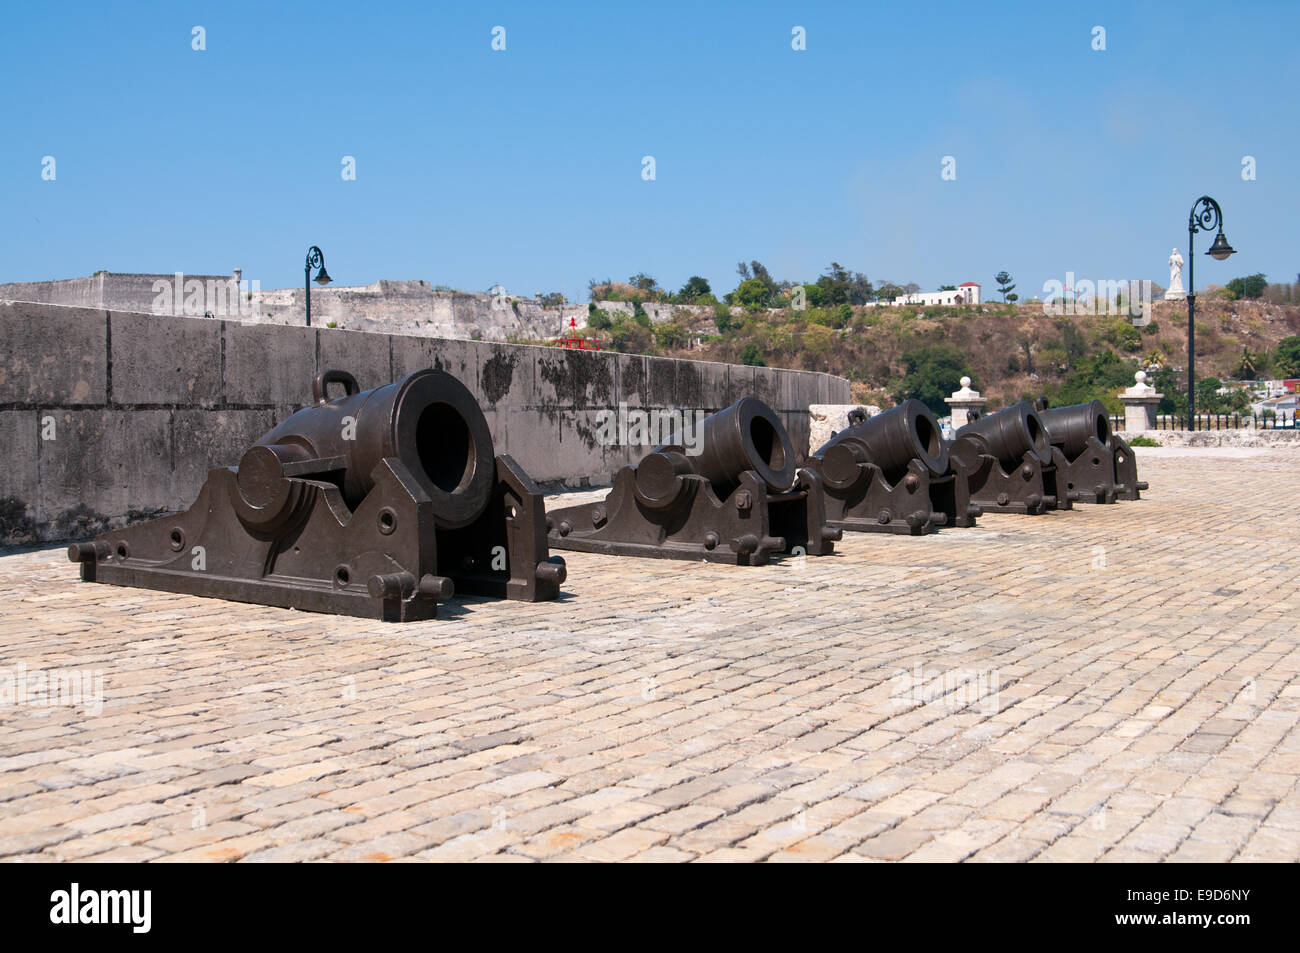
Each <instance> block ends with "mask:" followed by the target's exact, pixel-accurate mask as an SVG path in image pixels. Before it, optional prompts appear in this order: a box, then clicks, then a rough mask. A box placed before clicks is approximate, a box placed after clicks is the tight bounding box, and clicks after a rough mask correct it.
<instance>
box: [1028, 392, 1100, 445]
mask: <svg viewBox="0 0 1300 953" xmlns="http://www.w3.org/2000/svg"><path fill="white" fill-rule="evenodd" d="M1038 416H1039V417H1040V418H1041V419H1042V421H1043V426H1044V427H1046V428H1047V439H1048V442H1049V443H1051V444H1052V445H1053V446H1057V447H1060V448H1061V450H1062V451H1064V453H1065V455H1066V456H1067V457H1069V458H1070V459H1074V458H1075V457H1077V456H1078V455H1079V454H1081V453H1083V451H1084V450H1085V449H1087V447H1088V438H1089V437H1096V438H1097V442H1098V443H1100V444H1101V445H1102V446H1103V447H1105V446H1109V444H1110V415H1109V414H1107V413H1106V405H1105V404H1103V403H1102V402H1101V401H1099V400H1093V401H1089V402H1088V403H1086V404H1071V405H1070V406H1069V407H1057V408H1055V409H1052V410H1040V411H1038Z"/></svg>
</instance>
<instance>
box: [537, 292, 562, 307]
mask: <svg viewBox="0 0 1300 953" xmlns="http://www.w3.org/2000/svg"><path fill="white" fill-rule="evenodd" d="M537 300H538V302H539V303H540V304H541V306H542V307H543V308H555V307H558V306H560V305H562V304H567V303H568V302H567V301H566V300H565V297H564V293H563V292H560V291H548V292H547V293H546V294H539V295H538V296H537Z"/></svg>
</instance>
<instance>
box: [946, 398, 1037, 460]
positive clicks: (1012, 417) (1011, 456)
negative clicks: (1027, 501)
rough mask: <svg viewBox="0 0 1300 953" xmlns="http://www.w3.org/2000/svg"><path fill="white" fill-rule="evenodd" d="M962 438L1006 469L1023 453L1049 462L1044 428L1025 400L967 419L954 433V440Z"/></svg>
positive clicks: (1032, 408)
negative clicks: (969, 420)
mask: <svg viewBox="0 0 1300 953" xmlns="http://www.w3.org/2000/svg"><path fill="white" fill-rule="evenodd" d="M962 439H966V440H969V441H971V442H974V443H975V444H976V445H978V446H979V448H980V450H981V451H982V452H984V453H987V454H989V455H991V456H994V457H997V459H998V460H999V461H1000V462H1001V463H1002V465H1003V466H1004V467H1006V468H1007V469H1010V468H1012V467H1014V466H1017V465H1019V463H1020V461H1021V458H1023V457H1024V455H1025V454H1026V453H1031V454H1033V456H1034V458H1035V459H1036V460H1038V462H1039V463H1042V464H1044V465H1046V464H1049V463H1051V462H1052V445H1051V443H1050V442H1049V441H1048V439H1047V428H1046V427H1045V426H1044V425H1043V418H1042V417H1040V416H1039V415H1038V412H1037V411H1036V410H1034V407H1033V405H1032V404H1030V403H1029V402H1028V401H1024V400H1022V401H1020V402H1019V403H1016V404H1012V405H1011V406H1010V407H1007V408H1006V409H1004V410H1000V411H998V412H997V413H994V414H989V415H988V416H987V417H980V418H979V419H978V420H975V421H972V422H971V423H968V424H967V425H966V426H965V427H962V428H961V429H960V430H958V431H957V433H956V434H955V435H954V440H962Z"/></svg>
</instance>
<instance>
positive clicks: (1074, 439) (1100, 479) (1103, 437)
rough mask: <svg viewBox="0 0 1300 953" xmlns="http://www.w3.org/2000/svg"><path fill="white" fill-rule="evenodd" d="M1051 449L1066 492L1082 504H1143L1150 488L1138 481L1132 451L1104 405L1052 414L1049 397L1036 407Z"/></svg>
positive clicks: (1055, 410) (1079, 406) (1093, 403)
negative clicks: (1143, 492)
mask: <svg viewBox="0 0 1300 953" xmlns="http://www.w3.org/2000/svg"><path fill="white" fill-rule="evenodd" d="M1034 405H1035V408H1036V409H1037V410H1038V415H1039V417H1041V418H1042V420H1043V426H1045V427H1046V428H1047V433H1048V440H1049V442H1050V443H1051V445H1052V460H1053V462H1054V463H1055V465H1056V471H1057V473H1058V475H1059V476H1058V479H1059V480H1061V481H1063V482H1064V483H1065V487H1066V491H1067V492H1070V491H1077V492H1078V493H1079V496H1078V501H1079V502H1082V503H1114V502H1115V501H1116V500H1136V499H1140V497H1141V494H1140V491H1141V490H1145V489H1146V488H1147V484H1146V483H1144V482H1141V481H1139V480H1138V478H1137V463H1136V461H1135V460H1134V457H1133V448H1132V447H1130V446H1129V445H1128V444H1127V443H1126V442H1125V441H1124V440H1123V439H1121V438H1120V437H1119V436H1117V435H1116V434H1115V433H1114V432H1113V431H1112V430H1111V426H1110V415H1109V414H1107V413H1106V406H1105V405H1104V404H1103V403H1102V402H1101V401H1099V400H1094V401H1090V402H1088V403H1086V404H1072V405H1070V406H1068V407H1056V408H1050V407H1049V405H1048V401H1047V398H1046V397H1040V398H1038V400H1036V401H1035V402H1034Z"/></svg>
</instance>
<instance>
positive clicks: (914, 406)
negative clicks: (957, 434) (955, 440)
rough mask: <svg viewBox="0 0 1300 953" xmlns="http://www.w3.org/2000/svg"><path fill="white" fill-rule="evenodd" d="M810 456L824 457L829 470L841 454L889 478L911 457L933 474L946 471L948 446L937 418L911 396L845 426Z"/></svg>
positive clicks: (901, 472)
mask: <svg viewBox="0 0 1300 953" xmlns="http://www.w3.org/2000/svg"><path fill="white" fill-rule="evenodd" d="M837 447H838V448H840V449H835V448H837ZM813 456H814V457H818V458H820V459H823V460H825V461H826V462H827V464H828V465H830V466H831V469H832V470H837V469H839V468H837V467H836V466H834V464H835V462H836V458H839V457H843V458H844V460H843V461H841V463H843V464H847V463H848V462H849V461H850V460H852V461H853V462H856V463H872V464H875V465H876V466H877V467H879V468H880V470H881V472H882V473H884V475H885V477H886V478H887V479H889V480H891V481H896V480H898V478H899V477H901V476H902V475H904V474H905V473H906V472H907V468H908V465H909V464H910V463H911V461H913V460H919V461H921V464H922V465H923V466H924V467H925V468H926V469H927V470H929V471H930V472H931V473H933V474H934V475H935V476H943V475H944V474H945V473H947V472H948V448H947V447H946V446H945V445H944V442H943V435H942V433H941V432H940V428H939V421H938V419H936V418H935V416H934V414H933V413H931V412H930V408H928V407H926V406H925V404H924V403H922V402H921V401H919V400H914V399H909V400H905V401H903V402H902V403H901V404H899V405H898V406H897V407H893V408H891V409H889V410H886V411H885V412H884V413H882V414H877V415H876V416H874V417H868V418H866V419H864V420H861V421H859V422H858V423H855V424H853V425H852V426H850V427H846V428H845V429H844V430H841V431H840V432H839V433H837V434H836V435H835V436H833V437H832V438H831V439H830V440H828V441H826V443H824V444H823V445H822V446H821V447H820V448H819V449H818V450H817V451H816V452H815V453H814V454H813Z"/></svg>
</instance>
